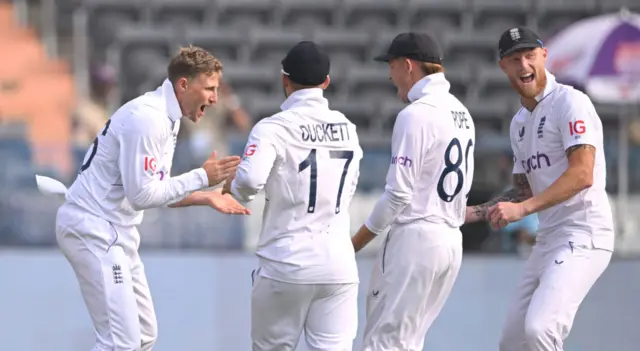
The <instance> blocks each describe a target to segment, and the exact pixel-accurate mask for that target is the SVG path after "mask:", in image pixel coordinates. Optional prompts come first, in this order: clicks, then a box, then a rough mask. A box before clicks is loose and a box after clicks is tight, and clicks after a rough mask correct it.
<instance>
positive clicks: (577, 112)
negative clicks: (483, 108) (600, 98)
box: [510, 72, 614, 250]
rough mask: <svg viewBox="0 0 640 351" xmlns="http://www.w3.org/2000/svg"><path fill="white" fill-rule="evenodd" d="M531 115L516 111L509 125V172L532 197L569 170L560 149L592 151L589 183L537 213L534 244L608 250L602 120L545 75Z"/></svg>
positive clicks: (611, 237)
mask: <svg viewBox="0 0 640 351" xmlns="http://www.w3.org/2000/svg"><path fill="white" fill-rule="evenodd" d="M537 100H538V105H537V106H536V107H535V109H534V110H533V111H532V112H529V111H528V110H527V109H525V108H522V109H520V111H518V113H517V114H516V115H515V116H514V117H513V119H512V121H511V128H510V136H511V146H512V148H513V153H514V169H513V173H514V174H526V176H527V179H528V181H529V184H530V186H531V190H532V191H533V194H534V195H536V194H540V193H541V192H543V191H544V190H546V189H547V188H548V187H549V186H551V184H553V183H554V182H555V181H556V180H557V179H558V178H559V177H560V176H561V175H562V174H563V173H564V172H565V171H566V170H567V169H568V167H569V161H568V158H567V155H566V150H567V149H568V148H569V147H571V146H574V145H579V144H588V145H592V146H594V147H595V148H596V158H595V166H594V170H593V185H592V186H591V187H590V188H588V189H585V190H583V191H581V192H580V193H578V194H577V195H576V196H574V197H572V198H570V199H569V200H567V201H566V202H564V203H561V204H558V205H556V206H553V207H551V208H548V209H546V210H544V211H541V212H539V213H538V218H539V220H540V225H539V229H538V234H537V237H538V238H540V239H539V240H556V239H558V240H566V238H567V237H571V238H572V240H573V241H576V242H581V243H583V244H591V243H593V245H594V246H595V247H597V248H601V249H606V250H613V240H614V235H613V231H614V229H613V218H612V214H611V208H610V205H609V198H608V196H607V193H606V191H605V185H606V176H607V174H606V162H605V158H604V149H603V133H602V122H601V121H600V117H598V114H597V112H596V110H595V107H594V106H593V103H592V102H591V100H590V99H589V97H588V96H587V95H585V94H584V93H582V92H580V91H578V90H575V89H574V88H573V87H570V86H567V85H564V84H558V83H557V82H556V80H555V77H554V76H553V75H552V74H551V73H549V72H547V85H546V87H545V89H544V91H543V92H542V93H541V94H540V95H539V96H538V97H537Z"/></svg>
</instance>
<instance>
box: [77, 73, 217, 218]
mask: <svg viewBox="0 0 640 351" xmlns="http://www.w3.org/2000/svg"><path fill="white" fill-rule="evenodd" d="M181 117H182V112H181V111H180V106H179V105H178V101H177V99H176V96H175V92H174V90H173V86H172V84H171V82H170V81H169V80H165V81H164V83H163V84H162V85H161V86H160V87H158V89H157V90H155V91H152V92H148V93H146V94H144V95H142V96H140V97H138V98H136V99H133V100H131V101H129V102H128V103H126V104H125V105H123V106H122V107H120V108H119V109H118V110H117V111H116V112H115V113H114V114H113V115H112V116H111V118H110V119H109V121H108V122H107V123H106V125H105V127H104V129H103V130H102V131H101V132H100V133H99V134H98V136H97V137H96V139H95V141H94V143H93V145H92V146H91V147H90V148H89V150H88V151H87V154H86V156H85V158H84V162H83V165H82V167H81V168H80V172H79V174H78V176H77V178H76V180H75V181H74V182H73V184H72V185H71V187H70V188H69V190H68V191H67V195H66V202H68V203H73V204H75V205H77V206H80V207H81V208H83V209H84V210H86V211H87V212H89V213H91V214H93V215H95V216H97V217H100V218H103V219H105V220H107V221H109V222H110V223H112V224H114V225H119V226H133V225H138V224H140V223H141V222H142V216H143V211H142V210H144V209H147V208H153V207H160V206H164V205H168V204H170V203H173V202H176V201H179V200H181V199H183V198H184V197H186V196H187V195H188V194H189V193H190V192H192V191H195V190H199V189H202V188H204V187H207V186H208V180H207V175H206V173H205V171H204V169H202V168H199V169H196V170H193V171H191V172H188V173H185V174H182V175H180V176H177V177H171V175H170V171H171V165H172V163H173V153H174V150H175V143H176V138H177V135H178V129H179V128H180V118H181Z"/></svg>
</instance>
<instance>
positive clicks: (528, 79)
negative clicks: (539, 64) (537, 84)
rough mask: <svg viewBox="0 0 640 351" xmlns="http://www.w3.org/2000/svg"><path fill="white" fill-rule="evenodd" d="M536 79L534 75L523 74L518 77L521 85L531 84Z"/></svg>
mask: <svg viewBox="0 0 640 351" xmlns="http://www.w3.org/2000/svg"><path fill="white" fill-rule="evenodd" d="M535 78H536V76H535V74H533V73H527V74H523V75H521V76H520V81H521V82H522V83H525V84H526V83H531V82H533V80H534V79H535Z"/></svg>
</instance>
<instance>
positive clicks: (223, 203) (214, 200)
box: [207, 191, 251, 215]
mask: <svg viewBox="0 0 640 351" xmlns="http://www.w3.org/2000/svg"><path fill="white" fill-rule="evenodd" d="M207 195H208V196H207V200H208V201H207V204H208V205H209V207H211V208H213V209H215V210H217V211H218V212H220V213H224V214H235V215H250V214H251V210H249V209H248V208H246V207H244V206H242V205H241V204H240V203H239V202H238V201H237V200H236V199H234V198H233V196H231V195H229V194H222V193H221V192H220V191H212V192H209V193H208V194H207Z"/></svg>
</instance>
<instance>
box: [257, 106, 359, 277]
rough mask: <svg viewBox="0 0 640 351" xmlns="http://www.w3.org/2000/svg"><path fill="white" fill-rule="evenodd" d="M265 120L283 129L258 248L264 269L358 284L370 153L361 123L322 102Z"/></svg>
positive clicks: (270, 273) (278, 274) (269, 272)
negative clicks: (355, 222) (360, 219)
mask: <svg viewBox="0 0 640 351" xmlns="http://www.w3.org/2000/svg"><path fill="white" fill-rule="evenodd" d="M259 123H267V124H273V125H274V126H277V127H276V128H275V129H273V130H275V131H277V133H278V135H277V136H275V138H276V139H277V144H278V147H277V149H278V151H277V154H278V156H277V159H276V163H275V165H274V167H273V169H272V170H271V174H270V175H269V178H268V180H267V184H266V185H265V196H266V200H267V201H266V206H265V213H264V216H263V227H262V232H261V235H260V240H259V244H258V250H257V255H258V256H259V257H260V258H261V261H262V262H261V266H262V267H263V269H264V272H263V274H264V275H265V276H268V277H269V278H272V279H276V280H283V281H288V282H292V283H318V284H320V283H351V282H357V281H358V278H357V268H356V266H355V258H354V251H353V246H352V244H351V236H350V234H351V233H350V218H349V205H350V202H351V198H352V196H353V194H354V192H355V189H356V185H357V181H358V175H359V164H360V160H361V159H362V149H361V148H360V144H359V141H358V136H357V134H356V127H355V125H354V124H353V123H351V122H350V121H349V120H348V119H347V118H346V117H345V116H344V115H343V114H342V113H340V112H338V111H332V110H329V109H328V108H327V107H326V106H322V105H315V104H301V105H297V106H294V107H293V108H291V109H288V110H286V111H283V112H281V113H279V114H276V115H275V116H272V117H269V118H265V119H263V120H262V121H260V122H259ZM249 147H251V145H250V146H249Z"/></svg>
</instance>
